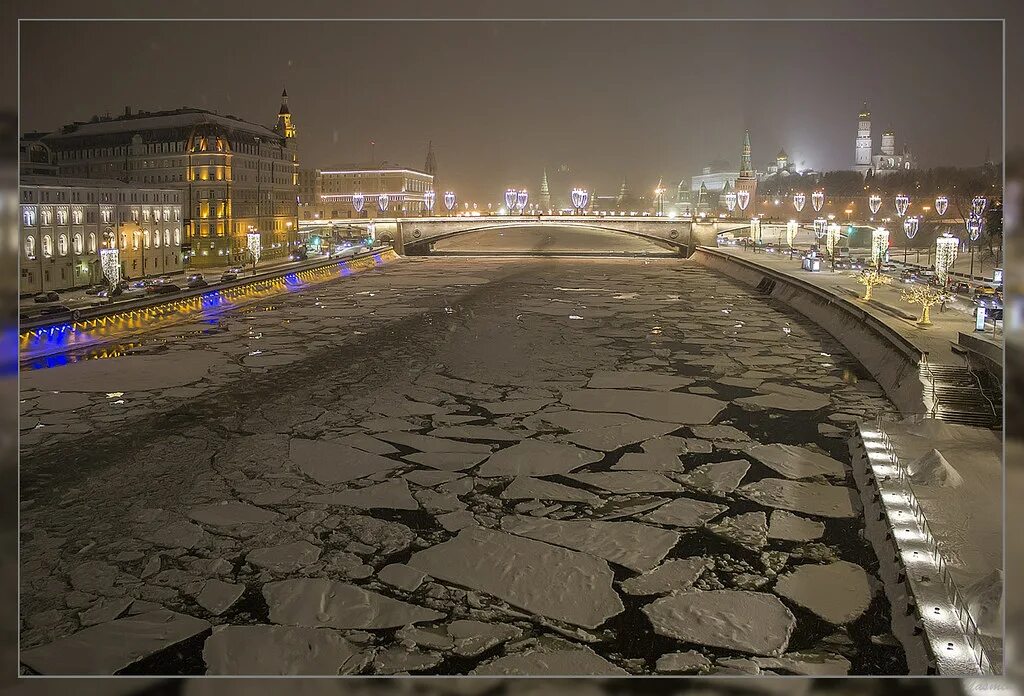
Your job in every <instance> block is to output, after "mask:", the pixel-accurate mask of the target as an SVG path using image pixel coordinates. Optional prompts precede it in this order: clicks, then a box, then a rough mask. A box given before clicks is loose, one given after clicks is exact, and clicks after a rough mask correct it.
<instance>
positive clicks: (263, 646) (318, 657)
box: [203, 625, 369, 676]
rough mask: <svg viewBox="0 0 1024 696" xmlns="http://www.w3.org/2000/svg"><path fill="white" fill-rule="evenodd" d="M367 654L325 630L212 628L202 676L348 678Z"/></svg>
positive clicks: (206, 647)
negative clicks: (346, 675) (329, 676)
mask: <svg viewBox="0 0 1024 696" xmlns="http://www.w3.org/2000/svg"><path fill="white" fill-rule="evenodd" d="M368 657H369V656H368V655H364V654H363V653H361V652H360V651H359V649H358V648H357V647H356V646H355V645H353V644H352V643H350V642H349V641H347V640H345V638H344V637H342V635H341V634H340V633H338V632H337V631H335V630H332V629H330V628H307V627H303V626H267V625H259V626H217V627H216V628H215V629H214V630H213V635H211V636H210V637H209V638H207V639H206V644H205V645H204V646H203V660H204V661H205V662H206V667H207V674H216V675H236V676H241V675H248V674H267V675H300V674H301V675H331V676H336V675H338V674H353V673H356V672H358V671H359V670H360V669H362V667H363V666H364V665H365V664H366V662H367V660H368Z"/></svg>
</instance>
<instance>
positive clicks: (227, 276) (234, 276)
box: [220, 271, 238, 283]
mask: <svg viewBox="0 0 1024 696" xmlns="http://www.w3.org/2000/svg"><path fill="white" fill-rule="evenodd" d="M237 279H238V274H237V273H233V272H231V271H224V272H223V273H221V274H220V282H222V283H223V282H224V281H226V280H237Z"/></svg>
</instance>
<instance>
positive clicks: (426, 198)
mask: <svg viewBox="0 0 1024 696" xmlns="http://www.w3.org/2000/svg"><path fill="white" fill-rule="evenodd" d="M436 197H437V194H435V193H434V192H433V191H424V193H423V207H424V208H426V209H427V212H428V213H429V212H433V211H434V201H435V199H436Z"/></svg>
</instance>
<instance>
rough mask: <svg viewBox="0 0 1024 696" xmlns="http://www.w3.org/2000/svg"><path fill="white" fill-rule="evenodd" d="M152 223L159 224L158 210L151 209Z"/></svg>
mask: <svg viewBox="0 0 1024 696" xmlns="http://www.w3.org/2000/svg"><path fill="white" fill-rule="evenodd" d="M153 221H154V222H160V210H159V208H153Z"/></svg>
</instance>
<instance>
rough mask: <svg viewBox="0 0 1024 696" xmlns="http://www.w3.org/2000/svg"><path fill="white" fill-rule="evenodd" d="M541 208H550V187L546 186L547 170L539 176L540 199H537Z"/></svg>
mask: <svg viewBox="0 0 1024 696" xmlns="http://www.w3.org/2000/svg"><path fill="white" fill-rule="evenodd" d="M538 204H539V205H540V208H541V210H551V189H550V188H548V170H547V168H545V169H544V174H543V176H541V178H540V200H539V201H538Z"/></svg>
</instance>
